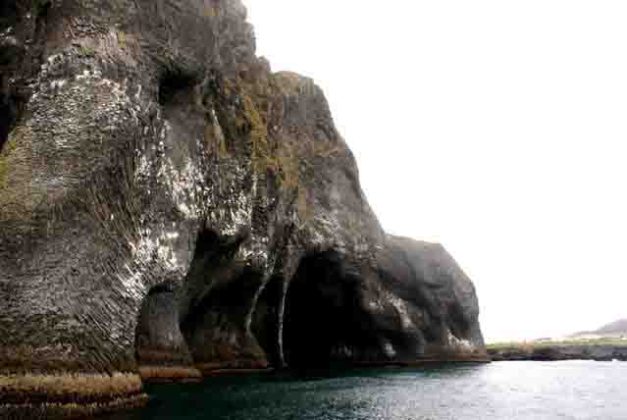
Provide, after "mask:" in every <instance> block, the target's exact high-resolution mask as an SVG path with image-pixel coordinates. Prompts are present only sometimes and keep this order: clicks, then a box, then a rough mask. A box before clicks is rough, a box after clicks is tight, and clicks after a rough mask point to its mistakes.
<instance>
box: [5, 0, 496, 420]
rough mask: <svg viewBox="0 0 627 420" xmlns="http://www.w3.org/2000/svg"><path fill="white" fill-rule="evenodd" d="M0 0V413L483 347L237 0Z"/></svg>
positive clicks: (466, 307)
mask: <svg viewBox="0 0 627 420" xmlns="http://www.w3.org/2000/svg"><path fill="white" fill-rule="evenodd" d="M0 9H1V10H2V17H1V18H0V77H1V79H2V81H1V87H2V89H1V91H0V113H1V115H0V135H1V138H0V147H1V148H2V150H1V154H0V327H1V328H0V330H1V331H2V333H1V334H0V388H1V389H2V393H1V394H0V404H1V407H2V408H0V410H1V412H2V414H6V413H13V412H19V413H22V414H23V413H31V414H32V413H35V414H38V413H39V414H40V413H42V412H46V413H48V414H53V415H57V414H63V415H66V414H76V415H81V414H86V413H88V414H89V413H94V412H97V411H102V410H109V409H118V408H121V407H124V406H129V405H135V404H140V403H141V402H142V400H143V397H142V394H141V382H140V381H141V380H140V376H139V374H140V372H141V373H142V374H143V376H144V378H145V379H166V378H168V377H172V378H176V379H194V378H198V377H199V375H200V372H201V371H202V372H204V373H210V372H212V371H215V370H221V369H259V368H266V367H284V366H295V367H308V366H320V365H328V364H332V363H336V362H340V363H389V362H402V363H413V362H416V361H420V360H423V359H433V358H436V359H445V360H468V359H477V358H480V359H481V358H483V357H484V356H485V352H484V347H483V340H482V338H481V332H480V330H479V325H478V320H477V315H478V310H477V302H476V296H475V293H474V288H473V286H472V283H471V282H470V280H469V279H468V278H467V277H466V276H465V275H464V274H463V273H462V271H461V270H460V269H459V268H458V267H457V265H456V264H455V263H454V261H453V260H452V258H451V257H450V256H449V255H448V254H447V253H446V252H445V251H444V250H443V249H442V248H441V247H440V246H438V245H431V244H423V243H418V242H415V241H411V240H407V239H401V238H393V237H388V236H387V235H386V234H385V233H384V232H383V231H382V230H381V227H380V225H379V223H378V221H377V219H376V217H375V216H374V214H373V213H372V211H371V210H370V207H369V206H368V203H367V201H366V199H365V197H364V195H363V193H362V191H361V187H360V185H359V177H358V172H357V167H356V165H355V161H354V159H353V156H352V154H351V152H350V150H349V149H348V148H347V146H346V144H345V142H344V141H343V139H342V138H341V137H340V135H339V133H338V132H337V130H336V129H335V126H334V124H333V120H332V118H331V115H330V112H329V109H328V105H327V103H326V100H325V98H324V95H323V94H322V92H321V91H320V89H319V88H318V87H317V86H316V85H315V84H314V83H313V82H312V81H311V80H309V79H306V78H303V77H301V76H298V75H295V74H291V73H278V74H277V73H272V72H271V71H270V68H269V65H268V64H267V63H266V62H265V61H264V60H263V59H259V58H257V57H256V56H255V40H254V35H253V31H252V28H251V26H250V25H249V24H248V23H246V20H245V9H244V7H243V6H242V4H241V3H240V2H239V1H237V0H211V1H209V0H206V1H205V0H188V1H180V0H159V1H153V0H150V1H148V0H133V1H131V0H118V1H115V2H114V1H104V2H103V1H93V0H41V1H33V2H24V1H16V0H8V1H5V2H4V3H3V4H2V6H0Z"/></svg>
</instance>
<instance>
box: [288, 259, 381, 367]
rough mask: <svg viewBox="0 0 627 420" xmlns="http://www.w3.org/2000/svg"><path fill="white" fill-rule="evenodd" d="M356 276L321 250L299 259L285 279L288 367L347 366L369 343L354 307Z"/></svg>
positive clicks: (363, 323)
mask: <svg viewBox="0 0 627 420" xmlns="http://www.w3.org/2000/svg"><path fill="white" fill-rule="evenodd" d="M359 284H360V279H359V275H358V273H356V272H352V271H351V270H350V268H348V267H346V264H345V263H343V262H342V257H341V256H340V255H339V254H338V253H336V252H333V251H327V252H322V253H317V254H314V255H309V256H307V257H305V258H304V259H303V260H302V261H301V263H300V265H299V268H298V270H297V272H296V274H295V276H294V278H293V279H292V281H291V283H290V287H289V290H288V293H287V296H286V306H285V317H284V332H283V343H284V356H285V361H286V363H287V364H288V366H290V367H294V368H320V367H328V366H330V365H337V364H348V363H350V362H353V361H358V360H359V359H361V358H362V357H363V355H362V354H361V351H362V350H363V349H366V348H368V347H369V342H368V341H369V340H368V334H367V331H369V328H368V325H365V323H366V322H367V317H365V316H363V313H362V311H361V310H360V309H359V308H360V304H359V299H360V293H359Z"/></svg>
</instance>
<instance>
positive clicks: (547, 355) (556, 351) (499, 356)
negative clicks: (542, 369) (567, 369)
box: [488, 344, 627, 362]
mask: <svg viewBox="0 0 627 420" xmlns="http://www.w3.org/2000/svg"><path fill="white" fill-rule="evenodd" d="M488 354H489V355H490V358H491V359H492V360H493V361H495V362H497V361H507V360H510V361H515V360H533V361H559V360H596V361H612V360H619V361H627V344H625V345H594V344H569V345H559V344H556V345H548V344H543V345H541V346H534V345H526V346H525V345H518V346H506V347H499V348H490V347H488Z"/></svg>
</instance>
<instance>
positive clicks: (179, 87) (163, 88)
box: [159, 69, 196, 105]
mask: <svg viewBox="0 0 627 420" xmlns="http://www.w3.org/2000/svg"><path fill="white" fill-rule="evenodd" d="M195 85H196V78H195V77H194V76H192V75H189V74H186V73H184V72H183V71H180V70H176V69H174V70H168V71H166V72H164V73H163V75H162V76H161V79H160V80H159V104H160V105H166V104H168V103H171V102H175V101H176V98H177V96H178V94H179V93H180V92H186V94H185V96H186V97H187V98H186V99H187V100H189V97H188V93H189V92H190V90H191V89H192V88H193V87H194V86H195Z"/></svg>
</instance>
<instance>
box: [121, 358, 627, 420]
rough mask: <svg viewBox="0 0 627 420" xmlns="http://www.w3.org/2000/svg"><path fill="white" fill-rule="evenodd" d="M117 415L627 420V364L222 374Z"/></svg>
mask: <svg viewBox="0 0 627 420" xmlns="http://www.w3.org/2000/svg"><path fill="white" fill-rule="evenodd" d="M147 391H148V393H149V394H150V395H151V401H150V403H149V405H148V406H147V407H146V408H144V409H142V410H138V411H135V412H132V413H124V414H122V415H120V416H116V417H115V418H116V419H211V420H223V419H224V420H226V419H228V420H253V419H254V420H266V419H267V420H281V419H295V420H300V419H311V420H313V419H316V420H331V419H333V420H335V419H343V420H357V419H359V420H367V419H377V420H379V419H381V420H383V419H386V420H387V419H390V420H396V419H398V420H401V419H402V420H414V419H416V420H417V419H455V420H460V419H482V420H486V419H542V420H544V419H599V420H612V419H617V420H618V419H621V420H624V419H627V362H592V361H569V362H498V363H491V364H485V365H463V366H460V365H450V366H440V367H437V368H436V367H433V368H428V369H414V370H403V369H402V370H399V369H375V370H372V369H370V370H349V371H339V372H338V371H334V372H332V373H331V372H325V373H320V372H318V373H315V374H312V373H310V374H307V375H302V374H300V375H297V374H294V373H291V374H266V375H253V376H240V377H219V378H213V379H209V380H206V381H205V382H203V383H200V384H188V385H181V384H170V385H153V386H149V387H148V388H147Z"/></svg>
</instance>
